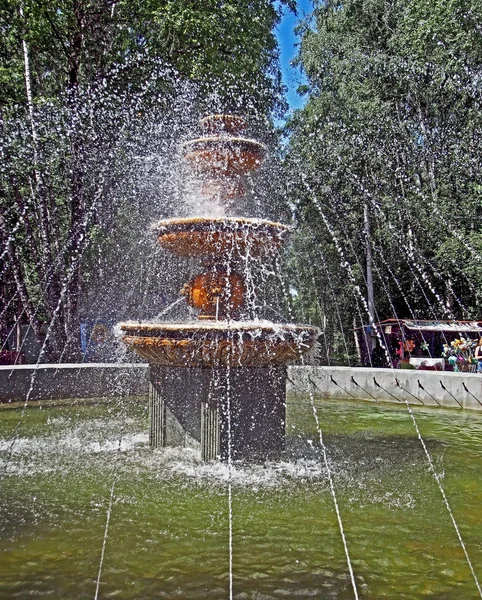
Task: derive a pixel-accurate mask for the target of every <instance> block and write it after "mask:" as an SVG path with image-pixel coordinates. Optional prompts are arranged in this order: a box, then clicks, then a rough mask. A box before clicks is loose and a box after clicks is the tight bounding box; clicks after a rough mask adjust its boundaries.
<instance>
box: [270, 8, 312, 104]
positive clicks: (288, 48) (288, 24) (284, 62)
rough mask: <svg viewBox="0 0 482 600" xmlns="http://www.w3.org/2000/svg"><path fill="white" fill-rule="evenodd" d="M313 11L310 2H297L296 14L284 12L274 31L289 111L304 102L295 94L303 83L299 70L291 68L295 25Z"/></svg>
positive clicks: (295, 49) (295, 37)
mask: <svg viewBox="0 0 482 600" xmlns="http://www.w3.org/2000/svg"><path fill="white" fill-rule="evenodd" d="M312 11H313V3H312V0H298V14H297V15H296V16H295V15H293V13H291V12H290V11H288V10H287V9H285V10H284V12H285V14H284V16H283V18H282V20H281V23H280V24H279V25H278V27H277V29H276V37H277V39H278V43H279V46H280V60H281V71H282V74H283V81H284V84H285V85H286V86H287V88H288V93H287V100H288V104H289V106H290V108H291V109H294V108H300V107H301V106H303V104H304V102H305V100H304V98H302V97H300V96H299V95H298V94H297V93H296V89H297V88H298V86H299V85H300V83H302V82H303V80H304V79H303V76H302V74H301V73H300V71H299V69H295V68H294V67H292V66H291V64H290V63H291V61H292V60H293V59H294V58H295V57H296V55H297V53H298V49H297V47H296V44H297V43H299V38H298V37H297V36H296V35H295V33H294V28H295V26H296V24H297V23H298V22H299V21H300V20H302V19H304V18H305V17H306V15H309V14H310V13H311V12H312Z"/></svg>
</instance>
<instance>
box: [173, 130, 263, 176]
mask: <svg viewBox="0 0 482 600" xmlns="http://www.w3.org/2000/svg"><path fill="white" fill-rule="evenodd" d="M181 148H182V153H183V155H184V158H185V160H187V162H188V163H189V164H190V165H191V167H192V168H193V169H194V171H195V172H197V173H203V174H206V175H211V176H215V177H225V176H238V175H246V174H248V173H251V172H252V171H254V170H256V169H258V168H259V166H260V165H261V162H262V161H263V159H264V157H265V155H266V151H267V149H266V146H265V145H264V144H262V143H261V142H257V141H256V140H250V139H248V138H244V137H232V136H230V135H226V134H220V135H208V136H205V137H201V138H196V139H194V140H189V141H187V142H184V143H183V144H182V146H181Z"/></svg>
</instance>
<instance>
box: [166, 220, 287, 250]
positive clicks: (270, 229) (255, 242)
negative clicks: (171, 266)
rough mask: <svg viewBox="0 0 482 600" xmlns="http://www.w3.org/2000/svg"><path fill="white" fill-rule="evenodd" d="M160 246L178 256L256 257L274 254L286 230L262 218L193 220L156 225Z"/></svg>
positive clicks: (171, 221) (282, 226)
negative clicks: (231, 255) (232, 255)
mask: <svg viewBox="0 0 482 600" xmlns="http://www.w3.org/2000/svg"><path fill="white" fill-rule="evenodd" d="M156 230H157V239H158V242H159V244H160V245H161V246H162V247H163V248H165V249H166V250H169V251H170V252H172V253H173V254H176V255H177V256H204V257H205V256H222V255H224V256H229V255H230V254H234V256H239V255H246V254H247V253H249V255H250V256H259V255H262V254H267V253H271V252H275V251H277V250H278V249H279V248H280V247H281V245H282V244H283V242H284V241H285V239H286V237H287V235H288V233H289V227H288V226H286V225H283V224H282V223H277V222H274V221H267V220H264V219H244V218H238V217H216V218H208V217H192V218H183V219H166V220H163V221H160V222H159V223H158V224H157V226H156Z"/></svg>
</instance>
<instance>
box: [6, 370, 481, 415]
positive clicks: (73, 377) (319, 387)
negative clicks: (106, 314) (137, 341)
mask: <svg viewBox="0 0 482 600" xmlns="http://www.w3.org/2000/svg"><path fill="white" fill-rule="evenodd" d="M147 392H148V365H147V364H142V363H134V364H128V363H82V364H58V365H54V364H40V365H18V366H9V365H5V366H3V365H2V366H0V402H13V401H22V400H26V399H28V400H40V399H60V398H94V397H101V396H107V397H108V396H136V395H142V394H147ZM287 392H288V394H292V395H295V396H296V395H298V394H303V395H306V394H307V393H310V392H312V393H313V394H314V395H315V396H317V397H323V398H340V399H357V400H369V401H372V402H380V401H384V402H397V403H400V402H405V401H408V402H409V403H410V404H414V405H417V404H419V405H426V406H435V407H436V406H443V407H447V408H449V407H450V408H458V409H460V408H466V409H472V410H482V375H477V374H475V373H449V372H437V371H416V370H405V369H396V370H393V369H367V368H359V367H315V366H292V367H289V368H288V385H287Z"/></svg>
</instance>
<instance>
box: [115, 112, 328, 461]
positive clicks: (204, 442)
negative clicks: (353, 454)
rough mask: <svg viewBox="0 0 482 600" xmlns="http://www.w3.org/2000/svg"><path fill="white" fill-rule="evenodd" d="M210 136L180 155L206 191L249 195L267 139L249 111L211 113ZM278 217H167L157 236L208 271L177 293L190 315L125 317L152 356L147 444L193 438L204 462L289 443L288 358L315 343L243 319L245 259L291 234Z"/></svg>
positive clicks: (127, 333)
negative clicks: (247, 180) (249, 134)
mask: <svg viewBox="0 0 482 600" xmlns="http://www.w3.org/2000/svg"><path fill="white" fill-rule="evenodd" d="M201 123H202V125H203V127H204V129H205V132H206V135H205V136H204V137H202V138H198V139H195V140H191V141H189V142H186V143H184V144H183V153H184V158H185V159H186V160H187V161H188V163H189V164H190V165H191V166H192V168H193V169H194V171H195V172H196V173H198V174H199V175H200V176H201V177H203V178H204V184H203V190H204V192H209V195H212V196H213V197H215V198H216V199H217V200H219V201H220V202H222V203H223V204H224V205H225V206H226V208H229V207H230V206H231V205H232V203H233V201H234V200H235V199H236V198H237V196H240V195H242V194H244V186H243V183H242V178H243V177H244V176H245V175H247V174H249V173H251V172H253V171H255V170H256V169H257V168H258V167H259V166H260V164H261V161H262V159H263V157H264V155H265V153H266V148H265V147H264V146H263V144H260V143H259V142H257V141H255V140H251V139H247V138H245V137H241V135H240V133H241V131H242V130H243V128H244V127H245V123H244V121H243V119H241V118H240V117H236V116H229V115H213V116H210V117H206V118H205V119H203V120H202V121H201ZM288 231H289V228H288V227H287V226H286V225H283V224H282V223H276V222H272V221H267V220H264V219H252V218H251V219H250V218H240V217H223V218H219V217H213V218H212V217H190V218H180V219H167V220H163V221H161V222H160V223H159V224H158V226H157V239H158V242H159V244H160V245H161V246H162V247H163V248H164V249H165V250H168V251H170V252H172V253H174V254H176V255H177V256H180V257H184V258H193V259H195V258H197V259H199V260H200V261H201V263H202V268H203V271H202V272H201V273H199V274H197V275H196V276H195V277H194V278H192V279H191V280H190V281H189V282H187V283H186V284H185V285H184V287H183V289H182V291H181V293H182V294H183V295H184V296H185V299H186V301H187V304H189V305H190V306H191V307H193V308H195V309H196V310H197V311H198V321H195V322H189V323H168V322H161V323H149V322H148V323H142V322H139V323H121V324H120V328H121V330H122V331H123V332H124V337H123V341H124V343H125V344H126V345H127V346H128V347H129V348H130V349H132V350H134V351H135V352H136V353H137V354H138V355H139V356H140V357H141V358H143V359H144V360H147V361H148V362H149V363H150V365H151V377H150V417H151V425H150V441H151V446H152V447H154V448H160V447H164V446H197V447H200V448H201V455H202V458H203V459H204V460H205V461H210V460H215V459H217V458H220V459H221V460H223V461H225V462H229V461H237V460H266V459H271V460H277V459H279V458H280V457H281V454H282V452H283V449H284V437H285V410H286V407H285V390H286V365H287V364H288V363H290V362H293V361H295V360H299V359H300V358H301V356H302V355H303V354H304V353H306V352H307V351H309V350H310V349H311V348H312V347H313V346H314V344H315V342H316V339H317V337H318V333H319V332H318V330H317V329H316V328H315V327H311V326H308V325H293V324H276V323H271V322H267V321H260V320H257V319H253V320H251V321H245V320H238V319H242V316H243V311H244V313H246V307H247V304H248V299H249V302H250V303H251V307H250V310H249V311H247V314H255V312H254V308H255V307H256V290H255V289H254V285H253V282H252V281H251V283H250V284H249V285H250V286H251V287H249V286H248V283H249V281H250V278H248V277H247V268H248V267H250V266H251V265H254V264H255V263H256V262H258V263H262V262H265V261H269V260H271V259H272V257H273V256H275V255H276V254H277V252H278V251H279V250H280V248H281V246H282V245H283V243H284V242H285V240H286V237H287V234H288Z"/></svg>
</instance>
